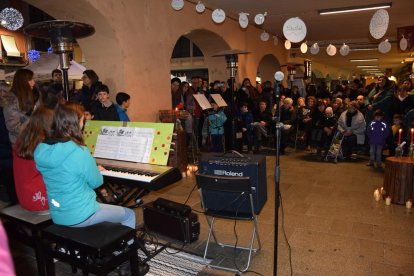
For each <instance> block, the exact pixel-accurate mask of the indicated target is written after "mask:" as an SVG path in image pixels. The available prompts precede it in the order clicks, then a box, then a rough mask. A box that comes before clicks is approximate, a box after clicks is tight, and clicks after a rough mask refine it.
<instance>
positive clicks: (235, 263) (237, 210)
mask: <svg viewBox="0 0 414 276" xmlns="http://www.w3.org/2000/svg"><path fill="white" fill-rule="evenodd" d="M243 194H244V193H242V194H241V195H240V196H242V195H243ZM246 199H247V197H244V199H243V200H242V202H240V204H239V206H237V208H236V210H235V212H236V215H235V219H234V225H233V232H234V236H235V238H236V242H235V243H234V253H233V263H234V266H235V267H236V269H237V270H238V271H239V273H242V274H245V273H254V274H257V275H261V276H264V275H263V274H260V273H259V272H257V271H254V270H246V271H244V272H243V271H241V270H240V268H239V266H238V265H237V262H236V249H237V243H238V240H239V237H238V235H237V231H236V225H237V214H238V212H239V208H240V206H241V205H242V204H243V203H244V202H245V200H246ZM252 215H253V214H252ZM235 275H241V274H238V273H236V274H235Z"/></svg>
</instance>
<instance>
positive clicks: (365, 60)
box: [349, 58, 378, 62]
mask: <svg viewBox="0 0 414 276" xmlns="http://www.w3.org/2000/svg"><path fill="white" fill-rule="evenodd" d="M349 61H350V62H367V61H378V58H364V59H350V60H349Z"/></svg>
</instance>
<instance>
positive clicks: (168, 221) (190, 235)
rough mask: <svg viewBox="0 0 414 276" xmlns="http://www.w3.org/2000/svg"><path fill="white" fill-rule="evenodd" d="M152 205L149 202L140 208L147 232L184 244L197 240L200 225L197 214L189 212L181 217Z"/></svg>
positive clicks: (152, 203)
mask: <svg viewBox="0 0 414 276" xmlns="http://www.w3.org/2000/svg"><path fill="white" fill-rule="evenodd" d="M154 203H155V202H149V203H147V204H144V205H143V206H142V209H143V214H144V224H145V226H146V228H147V229H148V230H150V231H153V232H156V233H159V234H161V235H164V236H166V237H169V238H172V239H175V240H178V241H181V242H184V243H192V242H194V241H196V240H198V236H199V235H200V223H199V222H198V216H197V214H195V213H192V212H190V213H188V214H187V215H186V216H182V215H179V214H177V212H170V211H167V210H165V209H161V208H159V207H157V206H155V205H154ZM175 204H179V205H183V204H180V203H175ZM183 206H185V205H183Z"/></svg>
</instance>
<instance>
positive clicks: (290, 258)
mask: <svg viewBox="0 0 414 276" xmlns="http://www.w3.org/2000/svg"><path fill="white" fill-rule="evenodd" d="M279 200H280V207H281V209H282V230H283V237H284V238H285V241H286V244H287V246H288V249H289V250H288V251H289V267H290V275H291V276H292V275H293V267H292V248H291V247H290V244H289V240H288V238H287V235H286V230H285V211H284V209H283V201H282V193H281V192H280V191H279Z"/></svg>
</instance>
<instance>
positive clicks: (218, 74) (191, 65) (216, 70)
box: [171, 29, 230, 82]
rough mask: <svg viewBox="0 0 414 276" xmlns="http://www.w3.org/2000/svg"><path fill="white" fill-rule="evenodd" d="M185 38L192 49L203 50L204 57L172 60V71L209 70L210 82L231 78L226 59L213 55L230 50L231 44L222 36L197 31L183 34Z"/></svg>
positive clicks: (210, 32)
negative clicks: (195, 47) (194, 46)
mask: <svg viewBox="0 0 414 276" xmlns="http://www.w3.org/2000/svg"><path fill="white" fill-rule="evenodd" d="M183 37H185V38H187V39H188V40H189V41H190V42H191V43H192V44H190V47H192V46H191V45H196V46H197V48H199V49H200V50H201V52H202V56H198V57H194V56H189V57H182V58H172V59H171V70H172V71H173V70H175V71H178V70H188V71H192V70H194V71H197V70H200V69H206V70H208V79H209V80H210V82H211V81H214V80H223V81H224V80H227V79H228V78H229V75H228V73H227V71H226V63H225V61H224V57H212V55H214V54H215V53H217V52H220V51H223V50H228V49H230V46H229V44H228V43H227V42H226V41H225V40H224V39H223V38H222V37H221V36H220V35H218V34H216V33H214V32H212V31H208V30H205V29H197V30H192V31H190V32H188V33H185V34H183ZM178 39H180V38H178ZM178 39H177V41H178ZM190 52H191V50H190Z"/></svg>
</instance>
